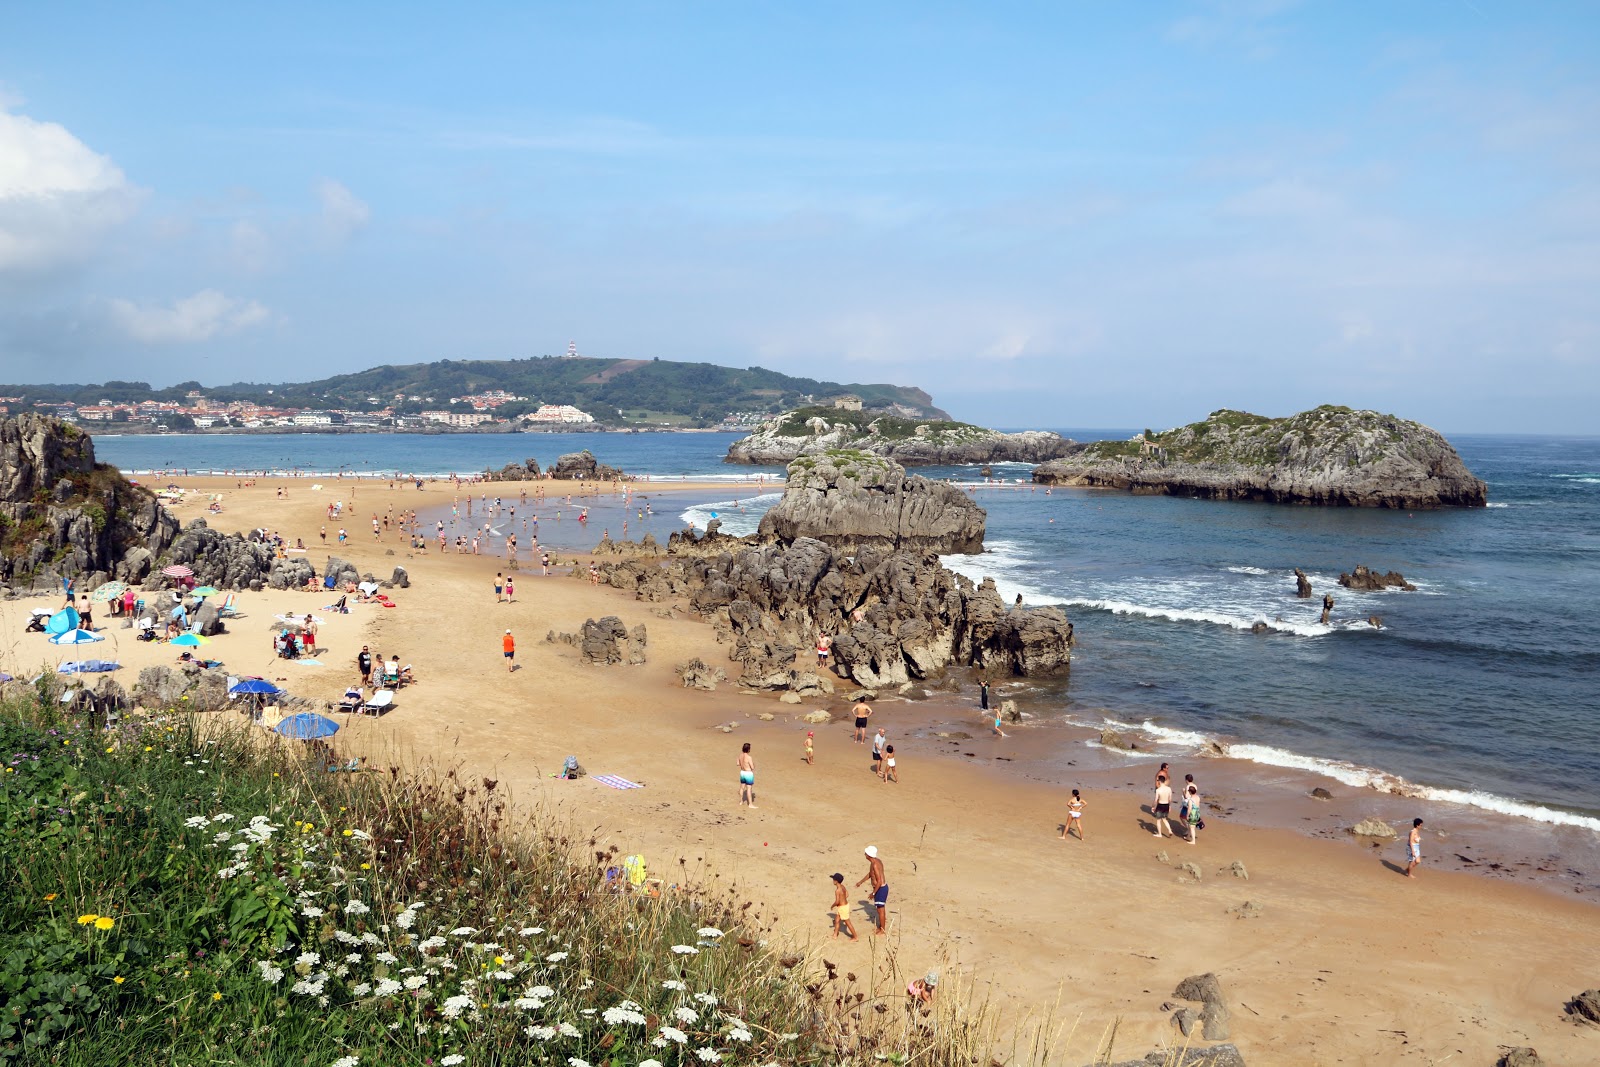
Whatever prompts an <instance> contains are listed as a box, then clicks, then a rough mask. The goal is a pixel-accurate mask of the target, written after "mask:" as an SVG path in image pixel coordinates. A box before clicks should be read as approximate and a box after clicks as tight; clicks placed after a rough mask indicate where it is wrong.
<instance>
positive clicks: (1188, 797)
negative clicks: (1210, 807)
mask: <svg viewBox="0 0 1600 1067" xmlns="http://www.w3.org/2000/svg"><path fill="white" fill-rule="evenodd" d="M1183 821H1184V822H1186V823H1188V824H1189V844H1191V845H1193V844H1195V843H1196V841H1197V839H1198V837H1199V834H1200V790H1198V789H1196V788H1195V787H1194V786H1193V785H1190V786H1186V787H1185V788H1184V793H1183Z"/></svg>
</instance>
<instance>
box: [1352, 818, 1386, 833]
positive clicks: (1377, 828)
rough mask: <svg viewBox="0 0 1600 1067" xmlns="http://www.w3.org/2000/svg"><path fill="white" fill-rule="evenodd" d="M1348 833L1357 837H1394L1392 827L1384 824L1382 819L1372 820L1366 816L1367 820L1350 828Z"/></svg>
mask: <svg viewBox="0 0 1600 1067" xmlns="http://www.w3.org/2000/svg"><path fill="white" fill-rule="evenodd" d="M1350 832H1351V833H1353V834H1355V835H1356V836H1357V837H1394V836H1395V832H1394V827H1392V826H1390V825H1389V824H1388V823H1386V822H1384V821H1383V820H1382V819H1375V818H1372V817H1371V816H1368V817H1367V818H1365V819H1362V820H1361V821H1360V822H1358V823H1356V824H1355V825H1354V826H1352V827H1350Z"/></svg>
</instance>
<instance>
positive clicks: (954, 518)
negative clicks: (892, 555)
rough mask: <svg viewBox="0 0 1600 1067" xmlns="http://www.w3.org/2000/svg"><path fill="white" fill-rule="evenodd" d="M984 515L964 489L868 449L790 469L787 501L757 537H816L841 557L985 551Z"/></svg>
mask: <svg viewBox="0 0 1600 1067" xmlns="http://www.w3.org/2000/svg"><path fill="white" fill-rule="evenodd" d="M986 519H987V516H986V515H985V513H984V510H983V509H982V508H980V507H979V506H978V505H977V504H975V503H974V502H973V501H972V499H971V498H970V497H968V496H967V495H966V494H965V493H963V492H962V491H961V490H959V489H957V488H956V487H955V486H953V485H947V484H945V483H944V482H933V481H929V480H928V479H926V478H923V477H920V476H918V475H915V474H909V475H908V474H907V473H906V470H905V468H904V467H902V466H900V465H899V464H898V463H894V462H892V461H890V460H887V459H884V458H882V457H881V456H875V455H872V454H871V453H867V452H859V451H854V450H835V451H829V452H824V453H821V454H820V455H807V456H802V457H801V458H799V459H797V460H795V461H794V462H793V463H791V464H789V483H788V486H787V487H786V488H785V489H784V493H783V498H782V499H781V500H779V501H778V503H777V505H776V506H775V507H773V508H772V510H770V511H768V512H767V513H766V514H765V515H763V516H762V517H761V528H760V532H759V534H758V536H759V537H760V538H761V539H763V540H766V539H773V538H776V539H778V540H782V541H794V540H796V539H798V538H801V537H813V538H816V539H817V540H819V541H822V542H824V543H825V544H828V545H831V546H832V547H833V548H835V549H836V550H838V551H840V552H846V553H853V552H855V551H857V550H859V549H860V548H863V547H865V546H868V545H873V546H877V547H880V548H888V549H891V550H893V551H905V550H915V551H927V552H939V553H950V552H959V553H963V554H966V555H973V554H976V553H979V552H982V551H983V531H984V524H985V521H986Z"/></svg>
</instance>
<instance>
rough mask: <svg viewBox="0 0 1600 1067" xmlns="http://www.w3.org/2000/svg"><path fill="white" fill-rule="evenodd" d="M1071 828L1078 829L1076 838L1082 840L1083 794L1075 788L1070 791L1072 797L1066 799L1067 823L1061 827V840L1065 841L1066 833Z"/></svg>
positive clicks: (1068, 832) (1069, 831)
mask: <svg viewBox="0 0 1600 1067" xmlns="http://www.w3.org/2000/svg"><path fill="white" fill-rule="evenodd" d="M1073 830H1076V831H1078V840H1079V841H1082V840H1083V794H1082V793H1080V792H1078V791H1077V790H1076V789H1074V790H1073V791H1072V799H1071V800H1069V801H1067V825H1065V826H1063V827H1062V828H1061V840H1063V841H1065V840H1066V839H1067V835H1068V834H1070V833H1071V832H1072V831H1073Z"/></svg>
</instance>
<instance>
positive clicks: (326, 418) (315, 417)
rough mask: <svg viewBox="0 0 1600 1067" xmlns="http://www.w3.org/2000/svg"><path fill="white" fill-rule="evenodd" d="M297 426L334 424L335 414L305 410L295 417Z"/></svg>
mask: <svg viewBox="0 0 1600 1067" xmlns="http://www.w3.org/2000/svg"><path fill="white" fill-rule="evenodd" d="M294 424H295V425H296V426H332V425H333V416H332V415H324V414H322V413H321V412H305V413H303V414H300V415H296V416H295V417H294Z"/></svg>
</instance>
